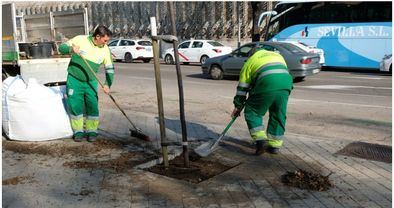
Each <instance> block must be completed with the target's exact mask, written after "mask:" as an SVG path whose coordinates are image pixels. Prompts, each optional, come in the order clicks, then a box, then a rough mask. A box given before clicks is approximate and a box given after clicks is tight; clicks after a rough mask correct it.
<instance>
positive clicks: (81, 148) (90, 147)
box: [3, 139, 128, 157]
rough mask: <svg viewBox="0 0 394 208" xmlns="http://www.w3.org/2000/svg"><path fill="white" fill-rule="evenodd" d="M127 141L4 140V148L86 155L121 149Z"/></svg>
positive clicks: (53, 153)
mask: <svg viewBox="0 0 394 208" xmlns="http://www.w3.org/2000/svg"><path fill="white" fill-rule="evenodd" d="M127 144H128V143H127V142H120V141H117V140H111V139H98V140H97V141H96V142H94V143H85V142H82V143H76V142H67V141H65V142H57V143H54V142H45V143H43V142H17V141H8V140H7V141H4V140H3V149H5V150H9V151H13V152H15V153H21V154H39V155H49V156H53V157H62V156H64V155H79V156H86V155H90V154H94V153H97V152H100V151H101V150H104V149H121V148H123V146H124V145H127Z"/></svg>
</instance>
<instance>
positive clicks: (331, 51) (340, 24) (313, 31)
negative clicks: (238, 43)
mask: <svg viewBox="0 0 394 208" xmlns="http://www.w3.org/2000/svg"><path fill="white" fill-rule="evenodd" d="M266 22H269V24H268V25H267V24H266V25H267V26H266V27H265V28H266V31H265V36H264V37H265V40H270V41H300V42H303V43H306V44H308V45H311V46H315V47H317V48H321V49H323V50H324V53H325V65H326V66H330V67H346V68H370V69H371V68H373V69H378V68H379V62H380V61H381V60H382V58H383V57H384V56H385V55H391V53H392V46H391V44H392V40H391V39H392V36H391V35H392V2H391V1H387V2H375V1H374V2H372V1H371V2H354V1H351V2H344V1H338V2H333V1H332V2H311V1H299V2H298V1H297V2H295V1H289V2H280V3H278V4H277V5H276V6H275V8H274V10H273V11H267V12H264V13H262V14H261V15H260V18H259V22H258V25H260V26H262V24H264V23H266Z"/></svg>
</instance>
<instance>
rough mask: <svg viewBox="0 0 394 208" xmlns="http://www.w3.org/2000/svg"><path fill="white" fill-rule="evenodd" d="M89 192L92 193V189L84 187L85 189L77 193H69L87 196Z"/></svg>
mask: <svg viewBox="0 0 394 208" xmlns="http://www.w3.org/2000/svg"><path fill="white" fill-rule="evenodd" d="M89 194H94V191H92V190H86V189H85V190H81V191H80V192H79V193H78V194H77V193H70V195H73V196H78V195H80V196H88V195H89Z"/></svg>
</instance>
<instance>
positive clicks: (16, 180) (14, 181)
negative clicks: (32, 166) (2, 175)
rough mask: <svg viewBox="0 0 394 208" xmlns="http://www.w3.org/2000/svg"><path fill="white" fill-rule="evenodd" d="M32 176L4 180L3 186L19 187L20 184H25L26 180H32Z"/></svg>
mask: <svg viewBox="0 0 394 208" xmlns="http://www.w3.org/2000/svg"><path fill="white" fill-rule="evenodd" d="M31 179H32V177H31V176H16V177H13V178H8V179H4V180H3V182H2V183H3V185H17V184H19V183H21V184H24V183H26V180H31Z"/></svg>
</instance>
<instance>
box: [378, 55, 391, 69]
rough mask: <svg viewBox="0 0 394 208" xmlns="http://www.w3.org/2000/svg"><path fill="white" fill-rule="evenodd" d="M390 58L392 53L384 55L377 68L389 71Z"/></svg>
mask: <svg viewBox="0 0 394 208" xmlns="http://www.w3.org/2000/svg"><path fill="white" fill-rule="evenodd" d="M391 59H392V55H391V54H390V55H385V56H384V57H383V59H382V61H380V66H379V70H380V71H383V72H390V73H391Z"/></svg>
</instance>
